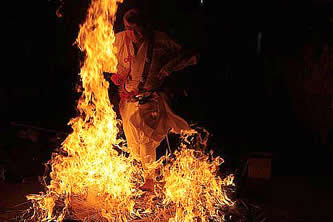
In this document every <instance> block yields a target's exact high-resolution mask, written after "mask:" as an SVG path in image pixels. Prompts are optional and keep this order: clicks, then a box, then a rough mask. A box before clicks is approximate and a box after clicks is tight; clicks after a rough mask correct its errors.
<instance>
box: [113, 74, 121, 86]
mask: <svg viewBox="0 0 333 222" xmlns="http://www.w3.org/2000/svg"><path fill="white" fill-rule="evenodd" d="M111 81H112V82H113V83H114V84H115V85H116V86H120V85H121V84H122V83H123V82H124V78H123V76H122V75H120V74H113V75H112V76H111Z"/></svg>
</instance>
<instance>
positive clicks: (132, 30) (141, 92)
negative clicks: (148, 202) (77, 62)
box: [111, 9, 198, 191]
mask: <svg viewBox="0 0 333 222" xmlns="http://www.w3.org/2000/svg"><path fill="white" fill-rule="evenodd" d="M123 23H124V27H125V30H124V31H121V32H118V33H117V34H116V35H115V44H114V45H115V47H116V48H117V53H116V57H117V59H118V65H117V73H116V74H113V75H112V76H111V80H112V82H113V83H114V84H115V85H117V86H118V92H119V95H120V102H119V112H120V116H121V119H122V123H123V130H124V134H125V137H126V140H127V145H128V148H129V150H130V151H131V155H134V156H135V157H136V158H137V159H139V160H140V161H141V162H142V164H143V167H144V169H145V172H146V175H145V183H144V185H143V186H142V187H141V188H142V189H143V190H150V191H151V190H152V189H153V183H154V181H153V173H152V172H151V170H149V166H150V164H151V163H153V162H154V161H155V160H156V149H157V147H158V146H159V145H160V143H161V141H162V140H163V139H164V138H165V137H166V135H167V133H168V131H169V130H172V132H174V133H181V132H182V131H184V130H185V131H186V130H191V128H190V126H189V124H188V123H187V122H186V121H185V120H184V119H183V118H181V117H179V116H178V115H176V114H175V113H174V112H173V111H172V109H171V108H170V106H169V104H168V102H170V101H169V98H168V95H167V93H166V92H165V91H163V87H162V86H163V82H164V80H165V78H166V77H167V76H169V75H170V74H171V73H173V72H175V71H179V70H182V69H184V68H185V67H187V66H189V65H194V64H196V63H197V59H198V58H197V57H198V56H197V54H194V53H192V52H190V51H188V50H185V49H184V48H183V47H182V46H181V45H180V44H178V43H176V42H175V41H174V40H172V39H171V38H170V37H168V35H167V34H166V33H163V32H158V31H153V30H151V29H150V28H149V27H148V26H147V25H146V24H147V21H146V20H145V19H144V16H143V14H142V13H141V12H140V10H138V9H131V10H129V11H127V12H126V13H125V15H124V16H123Z"/></svg>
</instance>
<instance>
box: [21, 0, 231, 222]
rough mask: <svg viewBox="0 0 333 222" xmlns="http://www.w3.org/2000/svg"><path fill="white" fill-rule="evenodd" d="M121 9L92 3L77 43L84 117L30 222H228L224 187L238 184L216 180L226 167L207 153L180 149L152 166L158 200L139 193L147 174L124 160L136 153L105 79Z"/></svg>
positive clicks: (114, 2) (112, 0) (113, 63)
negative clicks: (213, 221)
mask: <svg viewBox="0 0 333 222" xmlns="http://www.w3.org/2000/svg"><path fill="white" fill-rule="evenodd" d="M121 2H122V0H92V1H91V5H90V7H89V9H88V13H87V18H86V20H85V22H84V24H83V25H82V26H81V27H80V32H79V34H78V37H77V40H76V44H77V45H78V47H79V48H80V49H81V50H82V52H84V53H85V59H84V63H83V65H82V67H81V71H80V76H81V80H82V87H83V92H82V95H81V97H80V99H79V101H78V104H77V109H78V111H79V114H80V115H79V116H77V117H75V118H73V119H71V120H70V122H69V125H71V127H72V129H73V131H72V133H71V134H70V135H68V137H67V138H66V139H65V141H64V142H63V143H62V147H61V148H60V151H58V152H55V153H53V155H52V158H51V160H50V161H49V162H48V164H49V165H50V166H51V173H50V182H49V183H48V185H46V187H45V188H46V191H45V193H40V194H38V195H29V196H28V197H27V198H28V199H29V200H31V202H32V204H33V212H34V213H33V215H31V216H30V218H28V220H31V221H63V220H64V219H65V218H74V219H78V220H82V221H127V220H135V219H137V218H141V219H142V218H143V219H144V220H146V221H151V220H152V218H162V216H161V215H162V214H166V212H169V214H168V217H167V218H165V217H164V220H169V221H193V220H195V219H196V218H200V219H201V220H202V221H208V219H209V218H217V217H219V218H223V214H222V213H221V211H220V210H221V209H222V208H223V207H224V206H231V205H232V204H233V202H232V201H231V200H230V199H229V198H228V197H227V195H226V193H225V190H224V189H223V187H224V186H229V185H232V184H233V182H232V177H229V178H226V179H224V180H222V179H221V178H220V177H218V176H217V175H216V173H217V171H218V166H219V165H220V164H221V163H222V162H223V161H222V159H221V158H220V157H218V158H213V160H210V159H209V157H208V155H206V154H204V152H202V151H194V149H184V148H181V149H180V151H177V152H176V153H175V158H169V156H168V157H165V158H163V159H162V160H160V161H158V162H156V163H154V164H153V167H155V168H159V169H160V175H159V177H157V178H159V179H156V189H155V192H154V193H153V194H149V195H148V194H144V192H143V191H141V190H140V189H138V187H139V186H140V185H142V184H143V182H144V179H143V175H144V173H145V172H144V170H143V168H142V166H141V163H140V162H139V161H137V160H136V159H135V158H134V157H132V155H125V154H124V153H125V152H124V151H126V152H129V153H131V150H130V149H129V148H127V147H125V146H123V145H121V144H123V142H124V141H123V140H122V139H120V138H118V128H117V124H118V122H119V120H117V118H116V113H115V112H114V110H113V106H112V104H111V103H110V100H109V95H108V88H109V83H108V82H107V81H106V80H105V79H104V76H103V72H110V73H116V72H117V70H116V67H117V58H116V57H115V53H116V50H117V49H116V48H115V47H113V43H114V41H115V35H114V31H113V24H114V21H115V18H116V17H115V15H116V11H117V6H118V4H119V3H121ZM115 147H116V148H117V149H114V148H115ZM119 150H120V151H119ZM164 160H165V161H166V162H167V164H165V163H163V161H164ZM165 161H164V162H165ZM145 198H146V199H145ZM143 200H147V201H143ZM219 220H222V219H219Z"/></svg>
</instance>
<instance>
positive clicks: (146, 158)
mask: <svg viewBox="0 0 333 222" xmlns="http://www.w3.org/2000/svg"><path fill="white" fill-rule="evenodd" d="M158 145H159V143H158V142H156V141H153V140H149V142H147V143H142V144H140V158H141V161H142V164H143V168H144V171H145V175H144V177H145V183H144V185H143V186H142V187H141V189H142V190H146V191H153V190H154V177H155V168H153V167H152V163H154V162H155V161H156V148H157V147H158Z"/></svg>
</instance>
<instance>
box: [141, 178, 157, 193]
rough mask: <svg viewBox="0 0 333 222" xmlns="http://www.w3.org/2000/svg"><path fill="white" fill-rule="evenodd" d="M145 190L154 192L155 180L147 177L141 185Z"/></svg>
mask: <svg viewBox="0 0 333 222" xmlns="http://www.w3.org/2000/svg"><path fill="white" fill-rule="evenodd" d="M140 189H141V190H143V191H149V192H152V191H153V190H154V180H153V179H146V180H145V183H144V184H143V185H142V186H141V187H140Z"/></svg>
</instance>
